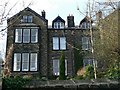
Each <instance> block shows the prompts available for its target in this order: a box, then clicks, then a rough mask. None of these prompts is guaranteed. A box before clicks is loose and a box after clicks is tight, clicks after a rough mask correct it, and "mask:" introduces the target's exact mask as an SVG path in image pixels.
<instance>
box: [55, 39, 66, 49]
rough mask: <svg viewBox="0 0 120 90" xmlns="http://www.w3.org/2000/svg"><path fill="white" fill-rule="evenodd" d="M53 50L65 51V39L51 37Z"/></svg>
mask: <svg viewBox="0 0 120 90" xmlns="http://www.w3.org/2000/svg"><path fill="white" fill-rule="evenodd" d="M53 50H66V37H53Z"/></svg>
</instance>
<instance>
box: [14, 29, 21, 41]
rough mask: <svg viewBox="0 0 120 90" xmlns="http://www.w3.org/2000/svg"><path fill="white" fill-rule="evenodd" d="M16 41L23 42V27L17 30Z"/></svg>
mask: <svg viewBox="0 0 120 90" xmlns="http://www.w3.org/2000/svg"><path fill="white" fill-rule="evenodd" d="M15 42H17V43H21V42H22V29H16V32H15Z"/></svg>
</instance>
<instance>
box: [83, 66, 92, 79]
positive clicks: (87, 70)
mask: <svg viewBox="0 0 120 90" xmlns="http://www.w3.org/2000/svg"><path fill="white" fill-rule="evenodd" d="M85 78H86V79H93V78H94V68H93V66H92V65H88V66H86V67H85Z"/></svg>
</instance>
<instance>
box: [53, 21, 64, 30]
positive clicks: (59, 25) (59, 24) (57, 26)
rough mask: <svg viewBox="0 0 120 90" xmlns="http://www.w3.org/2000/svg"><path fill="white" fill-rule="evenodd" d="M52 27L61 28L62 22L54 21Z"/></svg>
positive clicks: (62, 26)
mask: <svg viewBox="0 0 120 90" xmlns="http://www.w3.org/2000/svg"><path fill="white" fill-rule="evenodd" d="M54 28H55V29H62V28H64V23H63V22H54Z"/></svg>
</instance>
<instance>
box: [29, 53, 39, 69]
mask: <svg viewBox="0 0 120 90" xmlns="http://www.w3.org/2000/svg"><path fill="white" fill-rule="evenodd" d="M30 71H37V53H32V54H31V60H30Z"/></svg>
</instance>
